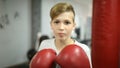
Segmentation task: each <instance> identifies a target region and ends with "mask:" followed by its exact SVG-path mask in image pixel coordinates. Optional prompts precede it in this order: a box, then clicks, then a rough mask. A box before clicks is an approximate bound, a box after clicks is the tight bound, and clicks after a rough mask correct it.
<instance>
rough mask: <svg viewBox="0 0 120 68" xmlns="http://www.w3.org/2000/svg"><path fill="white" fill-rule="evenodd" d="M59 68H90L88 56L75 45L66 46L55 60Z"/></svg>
mask: <svg viewBox="0 0 120 68" xmlns="http://www.w3.org/2000/svg"><path fill="white" fill-rule="evenodd" d="M56 63H58V64H59V65H60V66H61V68H90V63H89V59H88V56H87V55H86V53H85V52H84V50H83V49H82V48H81V47H80V46H78V45H75V44H71V45H68V46H66V47H65V48H64V49H63V50H62V51H61V52H60V53H59V55H58V57H57V58H56Z"/></svg>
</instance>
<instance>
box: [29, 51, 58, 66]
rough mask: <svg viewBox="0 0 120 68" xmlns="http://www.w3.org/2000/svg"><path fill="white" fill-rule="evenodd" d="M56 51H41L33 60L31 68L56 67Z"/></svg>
mask: <svg viewBox="0 0 120 68" xmlns="http://www.w3.org/2000/svg"><path fill="white" fill-rule="evenodd" d="M55 58H56V52H55V51H54V50H52V49H43V50H41V51H39V52H38V53H37V54H36V55H35V56H34V57H33V59H32V60H31V62H30V68H54V60H55Z"/></svg>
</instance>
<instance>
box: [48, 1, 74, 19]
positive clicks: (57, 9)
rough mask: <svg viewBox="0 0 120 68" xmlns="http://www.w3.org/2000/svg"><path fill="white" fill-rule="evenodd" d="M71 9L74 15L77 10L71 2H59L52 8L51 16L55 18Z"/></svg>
mask: <svg viewBox="0 0 120 68" xmlns="http://www.w3.org/2000/svg"><path fill="white" fill-rule="evenodd" d="M69 11H72V12H73V14H74V16H75V12H74V9H73V7H72V5H71V4H69V3H58V4H56V5H54V6H53V7H52V8H51V10H50V17H51V19H52V20H53V19H54V18H55V17H57V16H58V15H60V14H61V13H63V12H69Z"/></svg>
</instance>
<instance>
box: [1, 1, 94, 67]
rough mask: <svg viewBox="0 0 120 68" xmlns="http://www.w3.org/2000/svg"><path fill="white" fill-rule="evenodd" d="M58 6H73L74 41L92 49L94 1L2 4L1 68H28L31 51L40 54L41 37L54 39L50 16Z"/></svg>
mask: <svg viewBox="0 0 120 68" xmlns="http://www.w3.org/2000/svg"><path fill="white" fill-rule="evenodd" d="M58 2H69V3H71V4H72V5H73V7H74V9H75V13H76V17H75V21H76V24H77V25H76V29H75V30H74V31H73V33H72V37H73V38H75V39H76V40H78V41H79V42H82V43H84V44H86V45H88V46H89V47H90V44H91V17H92V0H0V68H29V67H28V64H29V61H30V57H29V51H30V49H33V51H34V49H36V50H37V48H38V46H39V45H38V44H39V38H40V37H41V36H42V35H46V36H48V37H49V38H52V37H53V34H52V31H51V28H50V16H49V12H50V8H51V7H52V6H53V5H55V4H56V3H58ZM32 54H34V53H33V52H32ZM30 55H31V52H30Z"/></svg>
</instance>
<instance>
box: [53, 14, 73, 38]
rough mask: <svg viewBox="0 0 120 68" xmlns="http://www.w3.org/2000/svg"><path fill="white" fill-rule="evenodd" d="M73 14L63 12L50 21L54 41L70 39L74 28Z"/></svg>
mask: <svg viewBox="0 0 120 68" xmlns="http://www.w3.org/2000/svg"><path fill="white" fill-rule="evenodd" d="M73 19H74V14H73V12H64V13H62V14H60V15H58V16H57V17H56V18H54V19H53V20H52V21H51V28H52V30H53V33H54V36H55V38H56V39H61V40H65V39H68V38H70V36H71V32H72V30H73V29H74V28H75V23H74V21H73Z"/></svg>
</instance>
